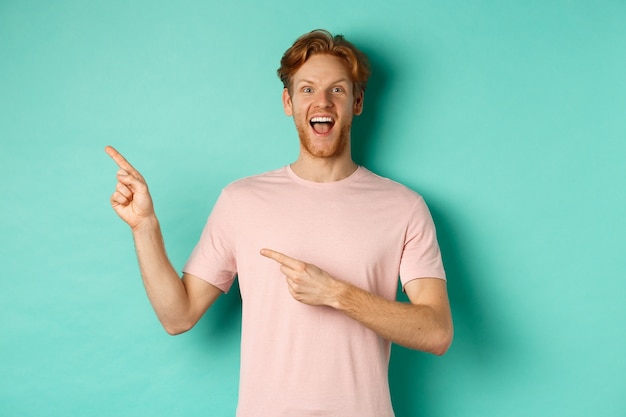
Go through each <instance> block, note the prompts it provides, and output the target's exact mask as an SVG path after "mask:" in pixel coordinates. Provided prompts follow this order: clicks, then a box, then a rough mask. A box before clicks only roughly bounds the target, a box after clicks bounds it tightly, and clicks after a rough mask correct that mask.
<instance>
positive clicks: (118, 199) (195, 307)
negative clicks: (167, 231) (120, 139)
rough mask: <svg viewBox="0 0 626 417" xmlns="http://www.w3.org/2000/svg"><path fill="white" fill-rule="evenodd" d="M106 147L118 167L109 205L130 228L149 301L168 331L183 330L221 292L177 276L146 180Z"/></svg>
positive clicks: (190, 276)
mask: <svg viewBox="0 0 626 417" xmlns="http://www.w3.org/2000/svg"><path fill="white" fill-rule="evenodd" d="M105 150H106V152H107V154H108V155H109V156H110V157H111V158H112V159H113V160H114V161H115V162H116V163H117V165H118V166H119V167H120V170H119V171H118V173H117V180H118V183H117V185H116V188H115V192H114V193H113V194H112V195H111V206H112V207H113V209H114V210H115V212H116V213H117V214H118V216H120V218H121V219H122V220H124V221H125V222H126V223H128V225H129V226H130V228H131V231H132V234H133V239H134V242H135V249H136V251H137V259H138V261H139V269H140V271H141V277H142V279H143V283H144V287H145V289H146V293H147V294H148V298H149V300H150V303H151V304H152V307H153V308H154V311H155V312H156V314H157V317H158V318H159V320H160V321H161V324H162V325H163V327H164V328H165V330H166V331H167V332H168V333H170V334H179V333H182V332H185V331H187V330H189V329H190V328H191V327H193V326H194V325H195V323H196V322H197V321H198V320H199V319H200V317H201V316H202V315H203V314H204V312H205V311H206V310H207V309H208V308H209V307H210V306H211V304H213V302H214V301H215V300H216V299H217V297H218V296H219V295H220V294H221V293H222V292H221V290H219V289H218V288H216V287H214V286H213V285H211V284H208V283H207V282H205V281H203V280H201V279H200V278H197V277H195V276H193V275H190V274H184V275H183V278H182V280H181V279H180V278H179V276H178V274H177V273H176V271H175V270H174V267H173V266H172V264H171V263H170V261H169V259H168V258H167V253H166V251H165V245H164V243H163V236H162V233H161V228H160V226H159V222H158V220H157V217H156V214H155V212H154V207H153V204H152V198H151V197H150V193H149V191H148V185H147V184H146V181H145V180H144V178H143V177H142V176H141V174H140V173H139V172H138V171H137V170H136V169H135V168H133V166H132V165H131V164H130V163H129V162H128V161H127V160H126V159H125V158H124V157H123V156H122V155H121V154H120V153H119V152H117V151H116V150H115V149H114V148H112V147H110V146H107V147H106V149H105Z"/></svg>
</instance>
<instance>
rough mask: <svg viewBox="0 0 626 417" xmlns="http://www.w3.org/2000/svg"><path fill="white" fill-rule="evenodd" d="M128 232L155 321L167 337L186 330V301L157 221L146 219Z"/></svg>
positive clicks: (187, 305)
mask: <svg viewBox="0 0 626 417" xmlns="http://www.w3.org/2000/svg"><path fill="white" fill-rule="evenodd" d="M132 232H133V239H134V241H135V249H136V251H137V259H138V261H139V269H140V271H141V277H142V280H143V284H144V287H145V289H146V293H147V295H148V299H149V300H150V303H151V304H152V307H153V308H154V311H155V312H156V314H157V317H158V318H159V320H160V321H161V324H162V325H163V327H164V328H165V330H166V331H167V332H168V333H170V334H177V333H181V332H183V331H186V330H188V329H189V328H190V327H191V326H192V325H193V323H191V320H192V319H191V317H190V301H189V297H188V295H187V291H186V289H185V285H184V283H183V281H182V280H181V279H180V277H179V276H178V273H177V272H176V270H175V269H174V267H173V266H172V264H171V262H170V261H169V259H168V257H167V253H166V250H165V244H164V242H163V235H162V233H161V228H160V226H159V222H158V220H157V218H156V217H155V216H152V217H150V218H147V219H146V220H145V221H143V222H142V224H141V225H139V227H136V228H133V229H132Z"/></svg>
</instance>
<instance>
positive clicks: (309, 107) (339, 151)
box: [283, 54, 363, 158]
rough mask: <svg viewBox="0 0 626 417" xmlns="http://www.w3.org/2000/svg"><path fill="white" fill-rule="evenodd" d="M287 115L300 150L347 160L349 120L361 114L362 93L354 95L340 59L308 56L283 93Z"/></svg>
mask: <svg viewBox="0 0 626 417" xmlns="http://www.w3.org/2000/svg"><path fill="white" fill-rule="evenodd" d="M283 106H284V108H285V114H287V116H293V119H294V122H295V124H296V129H297V130H298V135H299V137H300V150H301V152H303V153H306V154H307V155H308V156H311V157H315V158H338V157H341V156H346V155H347V156H348V157H349V150H350V147H349V144H350V128H351V127H352V117H353V116H354V115H358V114H361V111H362V107H363V94H362V93H361V94H359V96H358V97H355V96H354V92H353V81H352V79H351V78H350V73H349V72H348V68H347V66H346V63H345V61H344V60H343V59H341V58H338V57H335V56H332V55H324V54H319V55H313V56H311V57H310V58H309V59H308V60H307V61H306V62H305V63H304V64H303V65H302V66H301V67H300V68H299V69H298V71H296V73H295V74H294V75H293V77H292V80H291V86H290V88H289V89H287V88H285V89H284V91H283Z"/></svg>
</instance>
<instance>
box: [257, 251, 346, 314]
mask: <svg viewBox="0 0 626 417" xmlns="http://www.w3.org/2000/svg"><path fill="white" fill-rule="evenodd" d="M261 255H263V256H265V257H266V258H269V259H273V260H274V261H276V262H278V263H279V264H280V271H281V272H282V273H283V274H285V277H286V279H287V285H288V287H289V292H290V293H291V295H292V297H293V298H295V299H296V300H298V301H300V302H301V303H304V304H308V305H313V306H319V305H326V306H330V307H333V306H334V305H335V304H336V300H337V295H338V294H339V293H340V292H341V291H342V290H343V287H344V286H345V283H343V282H341V281H338V280H336V279H334V278H333V277H331V276H330V275H329V274H328V273H327V272H325V271H323V270H322V269H320V268H318V267H317V266H315V265H313V264H309V263H306V262H303V261H300V260H298V259H294V258H291V257H289V256H287V255H285V254H283V253H280V252H276V251H274V250H271V249H262V250H261Z"/></svg>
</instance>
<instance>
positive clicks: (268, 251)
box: [261, 249, 300, 268]
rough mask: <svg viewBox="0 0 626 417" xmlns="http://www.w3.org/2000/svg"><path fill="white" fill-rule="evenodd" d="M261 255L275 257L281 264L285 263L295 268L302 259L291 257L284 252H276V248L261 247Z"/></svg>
mask: <svg viewBox="0 0 626 417" xmlns="http://www.w3.org/2000/svg"><path fill="white" fill-rule="evenodd" d="M261 255H263V256H265V257H266V258H269V259H273V260H274V261H276V262H278V263H279V264H281V265H285V266H286V267H289V268H294V267H296V266H297V264H299V263H300V261H298V260H297V259H293V258H290V257H289V256H287V255H285V254H283V253H280V252H276V251H275V250H271V249H261Z"/></svg>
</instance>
